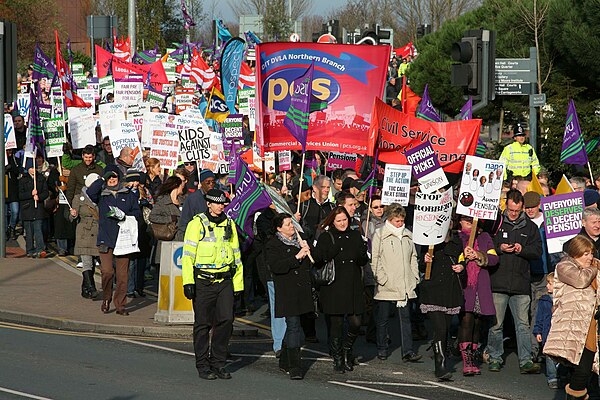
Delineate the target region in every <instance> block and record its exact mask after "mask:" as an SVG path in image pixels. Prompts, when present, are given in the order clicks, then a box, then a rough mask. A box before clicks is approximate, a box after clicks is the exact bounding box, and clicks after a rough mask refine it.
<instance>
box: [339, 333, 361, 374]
mask: <svg viewBox="0 0 600 400" xmlns="http://www.w3.org/2000/svg"><path fill="white" fill-rule="evenodd" d="M357 337H358V335H357V334H355V333H350V332H348V334H347V335H346V339H344V344H343V345H342V351H343V354H344V361H345V364H346V365H345V367H346V370H347V371H354V366H355V365H358V362H357V361H356V357H354V354H353V352H352V349H353V347H354V342H356V338H357Z"/></svg>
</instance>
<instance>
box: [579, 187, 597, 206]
mask: <svg viewBox="0 0 600 400" xmlns="http://www.w3.org/2000/svg"><path fill="white" fill-rule="evenodd" d="M598 200H600V194H599V193H598V192H597V191H595V190H594V189H585V190H584V191H583V201H584V203H585V206H586V207H589V206H591V205H593V204H596V203H597V202H598Z"/></svg>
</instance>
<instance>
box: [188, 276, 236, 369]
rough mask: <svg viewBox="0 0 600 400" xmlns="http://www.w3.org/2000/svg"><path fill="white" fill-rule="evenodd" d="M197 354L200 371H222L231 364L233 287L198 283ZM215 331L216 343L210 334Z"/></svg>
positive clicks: (195, 351) (224, 284) (195, 336)
mask: <svg viewBox="0 0 600 400" xmlns="http://www.w3.org/2000/svg"><path fill="white" fill-rule="evenodd" d="M193 305H194V353H195V354H196V368H197V369H198V371H204V370H206V369H208V368H211V367H212V368H222V367H224V366H225V362H226V361H227V346H228V345H229V339H230V338H231V332H232V327H233V284H232V282H231V280H230V279H227V280H224V281H223V282H220V283H211V282H210V281H208V280H203V279H197V280H196V298H195V299H194V303H193ZM211 329H212V339H211V338H209V332H210V330H211ZM209 343H210V344H209Z"/></svg>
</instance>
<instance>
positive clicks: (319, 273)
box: [311, 232, 335, 286]
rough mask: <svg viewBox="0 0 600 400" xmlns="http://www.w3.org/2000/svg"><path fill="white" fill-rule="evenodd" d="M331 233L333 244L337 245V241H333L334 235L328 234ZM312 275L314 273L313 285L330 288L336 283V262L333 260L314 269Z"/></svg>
mask: <svg viewBox="0 0 600 400" xmlns="http://www.w3.org/2000/svg"><path fill="white" fill-rule="evenodd" d="M327 233H329V236H331V244H334V243H335V240H334V239H333V235H332V234H331V232H327ZM311 273H312V280H313V283H314V284H315V286H328V285H331V284H332V283H333V281H335V261H334V259H333V258H332V259H331V260H329V261H327V262H326V263H325V265H323V266H322V267H313V268H312V269H311Z"/></svg>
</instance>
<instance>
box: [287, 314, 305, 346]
mask: <svg viewBox="0 0 600 400" xmlns="http://www.w3.org/2000/svg"><path fill="white" fill-rule="evenodd" d="M285 324H286V329H285V344H286V346H287V348H288V349H299V348H300V347H301V346H302V335H303V333H302V324H301V323H300V316H299V315H294V316H292V317H285Z"/></svg>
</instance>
